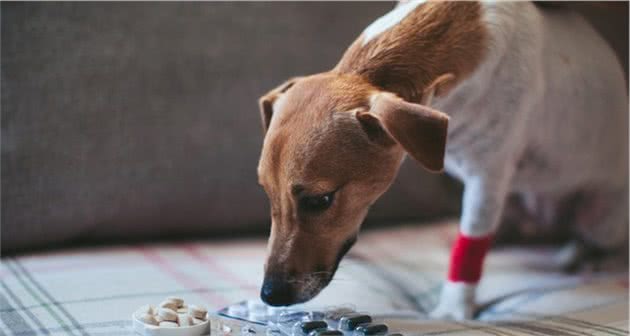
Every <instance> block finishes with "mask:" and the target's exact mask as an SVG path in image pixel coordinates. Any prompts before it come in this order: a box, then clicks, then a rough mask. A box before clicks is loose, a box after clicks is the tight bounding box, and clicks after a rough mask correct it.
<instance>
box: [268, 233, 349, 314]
mask: <svg viewBox="0 0 630 336" xmlns="http://www.w3.org/2000/svg"><path fill="white" fill-rule="evenodd" d="M356 241H357V236H356V235H353V236H352V237H350V238H349V239H347V240H346V241H344V243H343V244H342V245H341V248H340V249H339V251H338V252H337V256H336V259H335V263H334V264H333V267H332V268H331V269H330V270H327V269H326V268H324V267H322V268H321V269H319V270H315V271H313V272H311V273H306V274H302V275H300V276H297V277H289V278H285V277H282V276H277V275H276V276H274V275H271V276H266V277H265V281H264V283H263V287H262V288H261V298H262V299H263V301H265V302H266V303H267V304H269V305H272V306H286V305H292V304H298V303H303V302H306V301H309V300H311V299H312V298H314V297H315V296H316V295H318V294H319V293H320V292H321V291H322V290H323V289H324V288H326V286H328V285H329V284H330V282H331V281H332V279H333V276H334V275H335V273H336V272H337V269H338V268H339V264H340V263H341V260H342V259H343V257H344V256H345V255H346V253H348V251H349V250H350V249H351V248H352V246H353V245H354V244H355V243H356Z"/></svg>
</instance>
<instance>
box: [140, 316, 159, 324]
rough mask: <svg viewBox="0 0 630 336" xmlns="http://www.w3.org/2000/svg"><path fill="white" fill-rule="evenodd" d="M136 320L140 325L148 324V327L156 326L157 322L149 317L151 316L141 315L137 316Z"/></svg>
mask: <svg viewBox="0 0 630 336" xmlns="http://www.w3.org/2000/svg"><path fill="white" fill-rule="evenodd" d="M137 318H138V320H140V321H142V323H145V324H150V325H158V323H159V322H158V321H157V320H156V319H155V316H153V315H151V314H146V313H145V314H143V315H140V316H137Z"/></svg>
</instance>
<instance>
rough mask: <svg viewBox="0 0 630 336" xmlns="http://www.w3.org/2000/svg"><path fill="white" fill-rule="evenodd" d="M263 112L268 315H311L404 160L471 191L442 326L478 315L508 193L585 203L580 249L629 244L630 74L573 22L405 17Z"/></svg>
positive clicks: (515, 12)
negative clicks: (293, 308)
mask: <svg viewBox="0 0 630 336" xmlns="http://www.w3.org/2000/svg"><path fill="white" fill-rule="evenodd" d="M260 108H261V114H262V119H263V126H264V129H265V131H266V135H265V139H264V145H263V149H262V154H261V158H260V163H259V167H258V175H259V182H260V184H261V185H262V186H263V187H264V189H265V190H266V192H267V194H268V196H269V199H270V203H271V218H272V227H271V236H270V238H269V249H268V252H269V256H268V259H267V263H266V266H265V280H264V284H263V286H262V290H261V298H262V299H263V301H265V302H266V303H268V304H270V305H290V304H294V303H298V302H303V301H306V300H309V299H311V298H312V297H314V296H315V295H316V294H317V293H319V291H320V290H321V289H322V288H324V287H325V286H326V285H327V284H328V283H329V282H330V280H331V279H332V277H333V275H334V273H335V271H336V269H337V266H338V264H339V261H340V259H341V258H342V257H343V256H344V254H345V253H346V252H347V251H348V250H349V249H350V247H351V246H352V244H353V243H354V242H355V240H356V238H357V233H358V231H359V228H360V226H361V223H362V221H363V219H364V218H365V216H366V214H367V212H368V208H369V207H370V205H371V204H372V203H374V202H375V201H376V199H377V198H379V196H380V195H381V194H383V192H385V190H386V189H387V188H388V187H389V186H390V184H391V183H392V181H393V179H394V178H395V176H396V174H397V171H398V168H399V166H400V164H401V162H402V160H403V157H404V156H405V155H406V154H407V155H409V156H411V157H412V158H413V159H415V160H417V161H418V162H419V163H420V164H421V165H423V166H424V167H425V168H427V169H429V170H431V171H435V172H439V171H442V170H443V168H444V167H445V168H446V171H447V172H448V173H450V174H452V175H454V176H456V177H458V178H460V179H461V180H462V181H463V182H464V184H465V192H464V197H463V211H462V215H461V224H460V234H459V237H458V239H457V242H456V244H455V246H454V248H453V252H452V257H451V266H450V269H449V274H448V281H446V284H445V286H444V287H443V290H442V296H441V301H440V304H439V305H438V307H437V308H436V309H435V311H434V312H433V316H436V317H445V318H455V319H466V318H471V317H472V316H473V313H474V303H475V301H474V300H475V298H474V293H475V288H476V284H477V283H478V281H479V279H480V277H481V269H482V265H483V260H484V256H485V254H486V251H487V249H488V247H489V243H490V239H491V236H492V233H493V232H494V231H495V229H496V227H497V225H498V223H499V221H500V216H501V211H502V208H503V207H504V205H505V200H506V197H507V196H508V195H510V194H518V195H521V196H523V197H524V198H526V199H530V200H539V199H562V198H564V197H565V196H567V195H571V194H574V193H576V192H580V193H582V194H583V195H585V197H583V198H582V203H581V204H580V207H579V209H578V211H577V212H576V214H575V216H574V219H575V223H574V224H575V227H576V231H577V232H578V233H579V234H580V235H581V237H582V238H583V239H584V240H585V241H587V242H588V243H590V244H593V245H595V246H598V247H601V248H613V247H616V246H619V245H620V244H623V243H624V242H625V241H626V240H627V232H628V218H627V215H628V212H627V205H628V189H627V180H628V166H627V162H628V141H627V137H628V133H627V125H628V98H627V94H626V88H625V82H624V75H623V71H622V68H621V66H620V65H619V63H618V61H617V59H616V57H615V55H614V53H613V52H612V51H611V49H610V48H609V46H608V45H607V44H606V43H605V42H604V40H603V39H602V38H601V37H600V36H599V35H598V34H597V33H596V32H595V31H594V30H593V29H592V28H591V27H590V26H589V25H588V24H587V23H586V22H585V21H584V20H583V19H582V18H581V17H580V16H578V15H577V14H574V13H572V12H571V11H569V10H558V9H553V10H545V9H542V8H539V7H537V6H536V5H534V4H532V3H527V2H496V3H476V2H427V3H420V2H407V3H402V4H399V5H398V6H397V7H396V8H395V9H394V10H393V11H391V12H390V13H388V14H387V15H385V16H383V17H382V18H380V19H378V20H377V21H375V22H374V23H373V24H372V25H370V26H369V27H367V28H366V29H365V30H364V32H363V33H362V34H361V35H360V36H359V37H358V39H357V40H356V41H355V42H354V43H353V44H352V45H351V46H350V48H349V49H348V50H347V51H346V52H345V54H344V55H343V57H342V59H341V60H340V61H339V63H338V64H337V66H335V68H334V69H332V70H330V71H328V72H324V73H319V74H315V75H312V76H306V77H297V78H293V79H290V80H288V81H287V82H286V83H284V84H282V85H280V86H279V87H278V88H276V89H274V90H272V91H271V92H269V93H268V94H266V95H265V96H263V97H262V98H261V99H260ZM418 187H421V186H418ZM529 203H530V204H536V202H529ZM534 210H535V209H534Z"/></svg>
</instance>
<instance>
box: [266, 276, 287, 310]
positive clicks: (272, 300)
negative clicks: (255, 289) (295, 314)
mask: <svg viewBox="0 0 630 336" xmlns="http://www.w3.org/2000/svg"><path fill="white" fill-rule="evenodd" d="M260 298H261V299H262V300H263V302H265V303H266V304H268V305H270V306H288V305H291V304H294V303H295V299H296V298H295V294H294V291H293V289H292V286H291V284H290V283H288V282H287V281H286V280H283V279H280V278H265V281H264V282H263V285H262V288H261V289H260Z"/></svg>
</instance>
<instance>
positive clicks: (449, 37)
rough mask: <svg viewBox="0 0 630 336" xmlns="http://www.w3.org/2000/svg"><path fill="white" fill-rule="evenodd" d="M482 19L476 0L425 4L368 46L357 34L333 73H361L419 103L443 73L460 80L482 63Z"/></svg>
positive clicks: (483, 39) (484, 37) (386, 89)
mask: <svg viewBox="0 0 630 336" xmlns="http://www.w3.org/2000/svg"><path fill="white" fill-rule="evenodd" d="M480 20H481V5H480V4H479V3H477V2H428V3H425V4H422V5H421V6H419V7H418V8H417V9H416V10H415V11H414V12H412V13H410V14H409V15H408V16H407V17H406V18H405V19H404V20H402V21H401V22H400V23H399V24H397V25H396V26H394V27H392V28H391V29H389V30H387V31H385V32H384V33H382V34H381V35H379V36H377V37H375V38H374V39H372V40H371V41H369V42H368V43H367V44H366V45H365V46H364V45H363V43H364V41H363V40H364V38H365V37H364V36H363V35H361V36H359V37H358V38H357V39H356V40H355V41H354V43H353V44H352V45H351V46H350V48H349V49H348V50H347V51H346V52H345V54H344V55H343V57H342V58H341V61H340V62H339V63H338V64H337V66H336V67H335V71H338V72H341V73H351V74H358V75H360V76H362V77H363V78H366V79H367V80H368V81H369V82H370V83H372V84H373V85H375V86H376V87H378V88H380V89H382V90H384V91H389V92H394V93H396V94H397V95H398V96H400V97H401V98H403V99H405V100H406V101H408V102H414V103H420V102H421V101H422V97H423V95H424V94H425V93H426V90H427V88H429V87H430V86H431V84H432V83H433V82H434V81H435V80H436V79H437V78H438V77H440V76H441V75H444V74H448V73H451V74H453V75H454V81H455V82H456V81H460V80H462V79H464V78H465V77H466V76H467V75H469V74H471V73H472V71H473V70H474V69H475V68H476V67H477V66H478V65H479V63H480V62H481V59H482V58H483V56H484V52H485V50H486V45H487V43H488V41H487V39H488V37H487V32H486V31H485V28H484V26H483V25H482V24H481V23H480ZM455 82H451V83H449V84H450V86H453V85H454V84H455ZM436 94H437V93H436Z"/></svg>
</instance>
